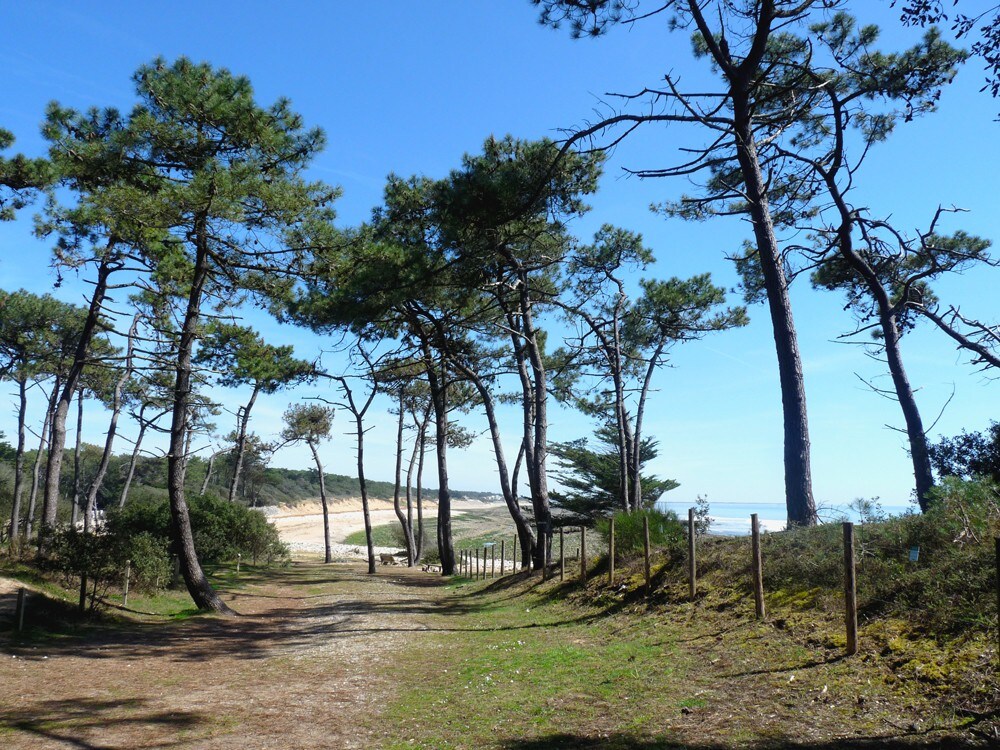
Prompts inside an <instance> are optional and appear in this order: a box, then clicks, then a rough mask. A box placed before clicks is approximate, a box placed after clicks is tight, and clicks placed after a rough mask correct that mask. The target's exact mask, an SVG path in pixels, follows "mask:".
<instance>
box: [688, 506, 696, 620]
mask: <svg viewBox="0 0 1000 750" xmlns="http://www.w3.org/2000/svg"><path fill="white" fill-rule="evenodd" d="M688 594H689V595H690V596H691V600H692V601H694V598H695V596H697V594H698V563H697V561H696V560H695V546H694V508H688Z"/></svg>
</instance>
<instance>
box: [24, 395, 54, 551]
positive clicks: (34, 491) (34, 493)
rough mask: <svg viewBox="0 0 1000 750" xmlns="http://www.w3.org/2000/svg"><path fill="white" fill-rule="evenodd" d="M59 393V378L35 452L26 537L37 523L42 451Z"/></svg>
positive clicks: (46, 411)
mask: <svg viewBox="0 0 1000 750" xmlns="http://www.w3.org/2000/svg"><path fill="white" fill-rule="evenodd" d="M58 394H59V378H58V377H57V378H56V382H55V383H54V384H53V385H52V395H51V396H50V397H49V399H48V408H47V409H46V410H45V419H44V420H42V434H41V437H40V438H39V439H38V452H37V453H36V454H35V463H34V465H33V466H32V468H31V493H30V494H29V495H28V518H27V523H26V524H25V530H24V537H25V539H30V538H31V531H32V526H33V525H34V523H35V500H36V499H37V498H38V488H39V485H40V477H39V472H40V470H41V466H42V453H44V452H45V446H46V445H47V444H48V439H49V428H50V427H51V426H52V413H53V412H54V411H55V408H56V398H57V397H58Z"/></svg>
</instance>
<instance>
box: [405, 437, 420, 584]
mask: <svg viewBox="0 0 1000 750" xmlns="http://www.w3.org/2000/svg"><path fill="white" fill-rule="evenodd" d="M419 427H420V425H419V424H418V425H417V428H418V432H417V439H416V440H415V441H414V442H413V450H412V451H410V460H409V463H408V464H407V467H406V525H407V526H409V527H410V534H413V471H414V469H415V468H416V466H417V452H418V451H419V450H420V440H421V435H420V432H419ZM419 561H420V544H419V543H418V542H417V539H416V537H414V539H413V561H412V562H411V563H410V564H411V565H416V564H417V563H418V562H419Z"/></svg>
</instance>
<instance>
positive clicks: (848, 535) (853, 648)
mask: <svg viewBox="0 0 1000 750" xmlns="http://www.w3.org/2000/svg"><path fill="white" fill-rule="evenodd" d="M857 585H858V583H857V574H856V571H855V569H854V524H853V523H850V522H849V521H845V522H844V600H845V601H844V604H845V613H844V614H845V621H846V626H847V655H848V656H851V655H852V654H856V653H857V652H858V591H857Z"/></svg>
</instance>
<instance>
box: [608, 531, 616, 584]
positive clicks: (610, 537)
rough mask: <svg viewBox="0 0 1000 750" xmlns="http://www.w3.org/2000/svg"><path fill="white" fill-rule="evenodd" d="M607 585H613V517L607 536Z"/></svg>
mask: <svg viewBox="0 0 1000 750" xmlns="http://www.w3.org/2000/svg"><path fill="white" fill-rule="evenodd" d="M608 585H609V586H614V585H615V517H614V514H612V516H611V528H610V529H609V535H608Z"/></svg>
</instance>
